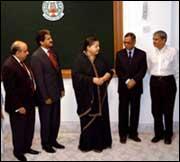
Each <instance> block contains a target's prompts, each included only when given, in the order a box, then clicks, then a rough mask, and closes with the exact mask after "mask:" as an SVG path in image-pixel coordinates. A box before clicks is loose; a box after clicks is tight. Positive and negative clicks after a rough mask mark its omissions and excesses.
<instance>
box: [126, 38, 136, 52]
mask: <svg viewBox="0 0 180 162" xmlns="http://www.w3.org/2000/svg"><path fill="white" fill-rule="evenodd" d="M135 43H136V42H135V40H133V39H132V38H131V37H130V36H128V37H125V38H124V46H125V48H126V49H129V50H130V49H132V48H134V46H135Z"/></svg>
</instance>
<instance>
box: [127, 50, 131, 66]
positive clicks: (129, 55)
mask: <svg viewBox="0 0 180 162" xmlns="http://www.w3.org/2000/svg"><path fill="white" fill-rule="evenodd" d="M128 60H129V64H131V62H132V52H131V51H129V52H128Z"/></svg>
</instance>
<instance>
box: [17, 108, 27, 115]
mask: <svg viewBox="0 0 180 162" xmlns="http://www.w3.org/2000/svg"><path fill="white" fill-rule="evenodd" d="M16 112H18V113H20V114H22V115H25V114H26V109H25V108H24V107H20V108H19V109H17V110H16Z"/></svg>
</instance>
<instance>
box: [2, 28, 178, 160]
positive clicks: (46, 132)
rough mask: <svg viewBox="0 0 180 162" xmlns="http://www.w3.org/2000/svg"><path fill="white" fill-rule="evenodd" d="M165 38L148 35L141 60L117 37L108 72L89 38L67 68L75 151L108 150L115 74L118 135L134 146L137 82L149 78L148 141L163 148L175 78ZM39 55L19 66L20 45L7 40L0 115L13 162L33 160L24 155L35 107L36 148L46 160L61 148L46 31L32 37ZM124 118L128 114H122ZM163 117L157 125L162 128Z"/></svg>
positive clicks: (173, 56) (54, 64)
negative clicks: (6, 124) (5, 118)
mask: <svg viewBox="0 0 180 162" xmlns="http://www.w3.org/2000/svg"><path fill="white" fill-rule="evenodd" d="M166 41H167V34H166V33H165V32H164V31H157V32H155V33H154V35H153V44H154V47H155V48H154V49H152V50H151V51H150V52H148V53H147V54H146V52H144V51H143V50H141V49H138V48H136V47H135V43H136V36H135V34H134V33H127V34H126V35H125V36H124V47H125V48H124V49H122V50H120V51H118V52H117V55H116V63H115V70H114V69H111V67H110V65H109V63H108V60H106V58H105V57H104V56H103V54H102V53H101V52H100V41H99V40H98V38H96V37H94V36H90V37H88V38H86V39H85V41H84V44H83V47H82V51H81V52H80V54H79V55H78V57H77V58H75V62H74V65H73V67H72V83H73V88H74V92H75V97H76V101H77V113H78V115H79V118H80V126H81V134H80V140H79V146H78V147H79V149H80V150H81V151H83V152H87V151H92V150H93V151H95V152H102V151H103V150H104V149H106V148H111V147H112V136H111V128H110V119H109V105H108V92H107V87H108V85H109V83H110V81H111V79H112V77H113V75H114V74H115V73H116V74H117V77H118V93H119V136H120V142H121V143H122V144H125V143H126V141H127V138H130V139H132V140H134V141H136V142H141V139H140V138H139V136H138V124H139V112H140V100H141V95H142V93H143V78H144V76H145V74H146V72H147V69H148V71H149V72H150V75H151V79H150V93H151V99H152V114H153V117H154V131H155V136H154V137H153V139H152V142H154V143H156V142H158V141H160V140H161V139H164V142H165V144H171V142H172V136H173V109H174V103H175V96H176V89H177V88H176V82H175V76H178V65H179V63H178V60H179V59H178V54H177V51H176V50H175V48H172V47H168V46H167V45H166ZM36 42H37V44H38V46H39V48H38V49H37V50H36V51H35V52H34V53H33V54H32V56H31V59H30V64H29V65H28V64H27V63H25V60H26V57H27V56H28V54H29V52H28V46H27V44H26V43H25V42H23V41H19V40H17V41H15V42H13V44H12V46H11V54H12V55H11V56H10V57H9V58H7V60H6V61H5V62H4V64H3V68H2V80H3V84H4V88H5V92H6V98H5V110H6V112H8V113H9V116H10V125H11V129H12V137H13V138H12V139H13V146H14V150H13V152H14V155H15V157H16V158H17V159H19V160H21V161H26V160H27V159H26V157H25V155H24V154H25V153H30V154H38V153H39V151H36V150H33V149H32V148H31V145H32V139H33V134H34V123H35V106H36V105H37V106H38V110H39V117H40V125H41V128H40V134H41V145H42V148H43V149H44V150H45V151H46V152H49V153H54V152H56V150H55V149H54V148H59V149H63V148H65V147H64V146H63V145H62V144H60V143H58V142H57V136H58V131H59V126H60V100H61V98H62V97H63V96H64V95H65V90H64V84H63V79H62V74H61V66H60V61H59V58H58V55H57V54H56V52H55V51H54V50H53V39H52V36H51V33H50V31H49V30H47V29H42V30H40V31H38V33H37V37H36ZM129 112H130V113H129ZM163 117H164V121H163Z"/></svg>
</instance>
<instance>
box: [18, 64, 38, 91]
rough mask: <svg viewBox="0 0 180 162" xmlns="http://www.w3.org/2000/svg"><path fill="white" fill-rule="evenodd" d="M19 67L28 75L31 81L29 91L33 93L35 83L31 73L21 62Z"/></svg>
mask: <svg viewBox="0 0 180 162" xmlns="http://www.w3.org/2000/svg"><path fill="white" fill-rule="evenodd" d="M21 66H22V67H23V69H24V70H25V71H26V73H27V74H28V76H29V78H30V80H31V89H32V91H33V92H34V91H35V87H36V83H35V80H34V76H33V73H32V71H31V70H30V69H27V67H26V65H25V64H24V62H22V61H21Z"/></svg>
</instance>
